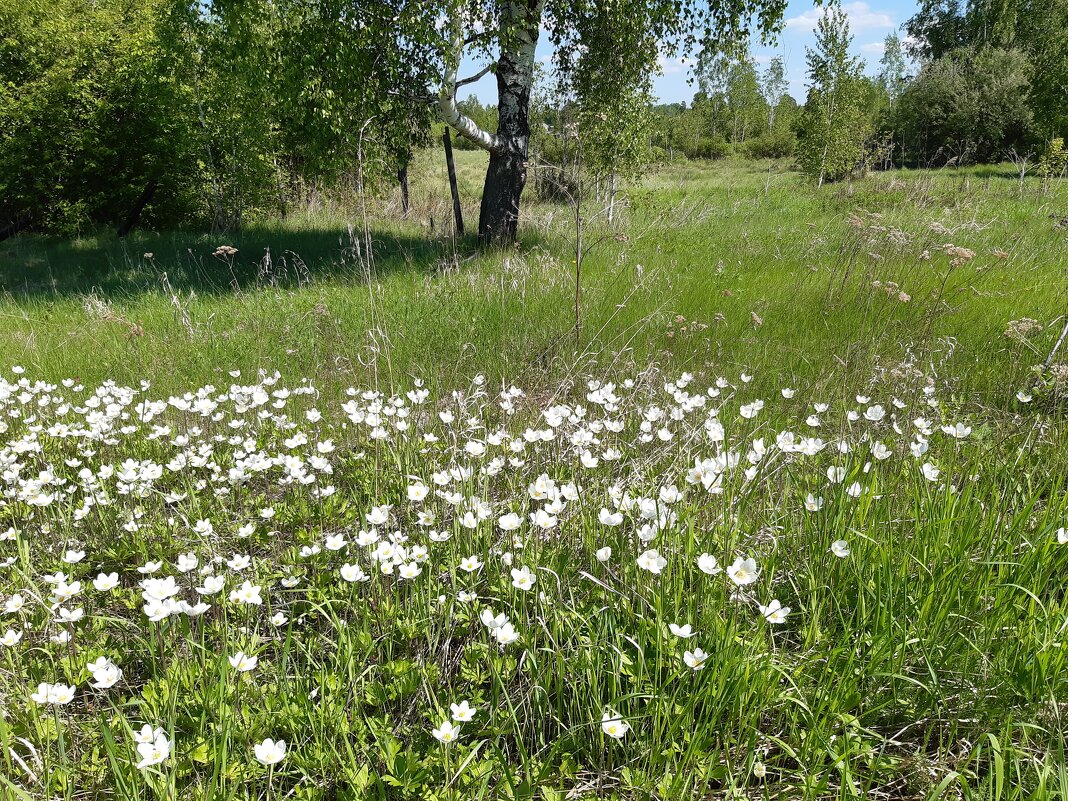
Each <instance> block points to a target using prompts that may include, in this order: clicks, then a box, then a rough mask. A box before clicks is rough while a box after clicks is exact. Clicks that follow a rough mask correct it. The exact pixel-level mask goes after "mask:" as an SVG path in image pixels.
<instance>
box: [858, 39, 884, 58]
mask: <svg viewBox="0 0 1068 801" xmlns="http://www.w3.org/2000/svg"><path fill="white" fill-rule="evenodd" d="M885 47H886V45H884V44H883V43H882V42H868V43H867V44H864V45H861V46H860V52H861V53H863V54H864V55H866V56H878V57H879V58H882V55H883V50H884V49H885Z"/></svg>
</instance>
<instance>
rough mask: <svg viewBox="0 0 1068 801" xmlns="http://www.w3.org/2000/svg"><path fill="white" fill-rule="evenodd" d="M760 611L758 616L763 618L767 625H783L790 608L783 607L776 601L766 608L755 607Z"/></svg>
mask: <svg viewBox="0 0 1068 801" xmlns="http://www.w3.org/2000/svg"><path fill="white" fill-rule="evenodd" d="M757 606H758V608H759V609H760V614H762V615H763V616H764V619H765V620H767V621H768V622H769V623H785V622H786V616H787V615H788V614H790V607H788V606H783V605H782V604H780V603H779V602H778V601H777V600H776V601H772V602H771V603H769V604H768V605H767V606H761V605H759V604H758V605H757Z"/></svg>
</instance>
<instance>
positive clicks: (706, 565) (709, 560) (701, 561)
mask: <svg viewBox="0 0 1068 801" xmlns="http://www.w3.org/2000/svg"><path fill="white" fill-rule="evenodd" d="M697 567H698V568H700V570H701V572H702V573H707V574H708V575H710V576H715V575H717V574H718V573H721V572H722V571H723V568H721V567H720V566H719V560H718V559H716V557H714V556H713V555H712V554H709V553H703V554H701V555H700V556H699V557H697Z"/></svg>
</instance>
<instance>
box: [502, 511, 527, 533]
mask: <svg viewBox="0 0 1068 801" xmlns="http://www.w3.org/2000/svg"><path fill="white" fill-rule="evenodd" d="M522 524H523V518H521V517H520V516H519V515H517V514H516V513H515V512H509V513H508V514H506V515H502V516H501V517H500V519H498V520H497V526H498V527H499V528H500V529H501V531H515V530H516V529H517V528H519V527H520V526H521V525H522Z"/></svg>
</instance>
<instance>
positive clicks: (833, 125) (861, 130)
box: [798, 6, 871, 185]
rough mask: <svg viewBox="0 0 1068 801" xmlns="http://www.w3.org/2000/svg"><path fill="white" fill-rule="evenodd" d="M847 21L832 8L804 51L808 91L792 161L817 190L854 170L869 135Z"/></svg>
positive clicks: (861, 79)
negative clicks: (812, 45)
mask: <svg viewBox="0 0 1068 801" xmlns="http://www.w3.org/2000/svg"><path fill="white" fill-rule="evenodd" d="M852 39H853V37H852V35H851V34H850V32H849V21H848V20H847V19H846V15H845V12H844V11H842V9H841V8H839V7H837V6H832V7H831V8H829V9H828V10H827V12H826V13H825V14H824V15H823V17H822V18H821V19H820V21H819V25H818V26H817V29H816V48H815V49H812V48H807V49H806V60H807V61H808V78H809V91H808V98H807V100H806V101H805V110H804V113H803V115H802V119H801V125H800V141H799V142H798V161H799V162H800V164H801V168H802V169H803V170H804V171H805V172H806V173H808V174H809V175H811V176H812V177H814V178H816V179H817V181H818V183H819V184H820V185H822V184H823V182H824V181H827V180H832V181H833V180H839V179H841V178H844V177H845V176H846V175H848V174H849V173H851V172H852V171H853V170H854V169H856V167H857V165H858V164H859V163H860V161H861V159H862V158H863V155H864V144H865V141H866V140H867V138H868V134H869V133H870V130H871V120H870V119H869V117H868V115H867V113H866V109H865V107H864V106H865V100H866V95H867V91H866V86H865V80H864V76H863V69H864V65H863V62H862V61H860V59H857V58H854V57H853V56H850V55H849V45H850V42H852Z"/></svg>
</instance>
